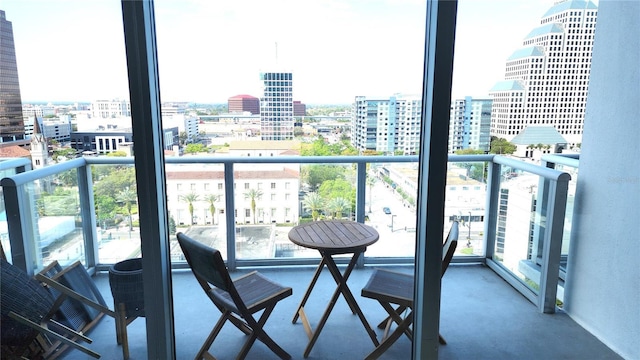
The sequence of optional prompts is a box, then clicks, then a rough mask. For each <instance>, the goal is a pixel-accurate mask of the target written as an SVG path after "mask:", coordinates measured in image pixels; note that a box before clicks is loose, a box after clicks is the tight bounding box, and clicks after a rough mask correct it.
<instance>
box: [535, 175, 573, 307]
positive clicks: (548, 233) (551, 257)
mask: <svg viewBox="0 0 640 360" xmlns="http://www.w3.org/2000/svg"><path fill="white" fill-rule="evenodd" d="M569 180H571V176H570V175H569V174H567V173H563V174H562V175H560V176H559V177H558V180H557V181H548V182H547V184H548V189H546V191H544V192H546V193H547V196H546V199H545V201H546V205H547V206H546V210H547V211H546V226H545V227H546V229H545V232H544V236H543V239H542V240H543V242H544V244H543V252H542V254H541V255H542V269H541V271H540V293H539V295H538V309H539V310H540V311H541V312H544V313H547V314H549V313H554V312H555V311H556V296H557V291H558V277H559V271H560V253H561V251H562V234H563V232H564V217H565V210H566V206H567V192H568V188H569Z"/></svg>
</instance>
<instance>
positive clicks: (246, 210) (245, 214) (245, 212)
mask: <svg viewBox="0 0 640 360" xmlns="http://www.w3.org/2000/svg"><path fill="white" fill-rule="evenodd" d="M244 216H245V217H249V216H251V209H244Z"/></svg>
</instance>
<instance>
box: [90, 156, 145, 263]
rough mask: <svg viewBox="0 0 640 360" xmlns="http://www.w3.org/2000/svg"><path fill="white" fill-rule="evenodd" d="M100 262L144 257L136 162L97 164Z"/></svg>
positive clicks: (95, 189) (95, 195)
mask: <svg viewBox="0 0 640 360" xmlns="http://www.w3.org/2000/svg"><path fill="white" fill-rule="evenodd" d="M91 171H92V177H93V201H94V205H95V214H96V225H97V237H98V262H99V263H101V264H114V263H116V262H118V261H121V260H125V259H129V258H135V257H140V256H141V251H140V219H139V217H138V204H137V202H138V198H137V193H136V190H137V186H136V178H135V175H136V174H135V169H134V167H133V165H93V166H92V167H91Z"/></svg>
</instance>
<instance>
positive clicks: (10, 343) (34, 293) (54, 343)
mask: <svg viewBox="0 0 640 360" xmlns="http://www.w3.org/2000/svg"><path fill="white" fill-rule="evenodd" d="M0 263H1V265H0V268H1V274H0V281H1V285H0V288H1V289H2V291H1V292H0V293H1V306H0V310H1V313H2V319H1V325H2V330H1V335H2V358H3V359H4V358H5V357H10V356H9V355H11V356H15V357H17V358H45V359H54V358H56V357H57V356H59V355H60V354H62V352H63V351H64V350H65V349H66V348H67V347H73V348H75V349H78V350H80V351H82V352H84V353H86V354H88V355H90V356H92V357H94V358H99V357H100V354H98V353H96V352H95V351H92V350H90V349H88V348H87V347H85V346H83V345H81V344H79V343H78V342H77V341H78V340H82V341H85V342H87V343H91V339H89V338H88V337H86V336H85V335H83V334H82V332H78V331H75V330H74V329H72V328H70V327H68V326H65V325H64V324H62V323H60V322H57V321H55V320H54V319H53V317H54V315H55V314H57V313H58V312H59V310H60V306H61V305H62V304H63V301H62V300H60V299H59V298H58V299H56V298H55V297H54V296H53V295H52V294H51V293H50V292H49V291H47V289H45V288H44V287H43V286H42V285H41V284H40V283H39V282H38V281H36V280H34V279H33V278H32V277H30V276H29V275H28V274H27V273H26V272H25V271H23V270H22V269H20V268H18V267H17V266H14V265H12V264H10V263H8V262H7V261H5V260H4V259H1V260H0ZM41 335H44V337H42V336H41ZM39 337H40V339H38V338H39Z"/></svg>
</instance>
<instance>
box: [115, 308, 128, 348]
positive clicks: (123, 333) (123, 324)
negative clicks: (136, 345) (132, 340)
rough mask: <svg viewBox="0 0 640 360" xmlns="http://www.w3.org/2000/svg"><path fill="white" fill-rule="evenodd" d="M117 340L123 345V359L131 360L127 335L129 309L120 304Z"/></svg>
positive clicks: (117, 320)
mask: <svg viewBox="0 0 640 360" xmlns="http://www.w3.org/2000/svg"><path fill="white" fill-rule="evenodd" d="M116 315H117V316H116V339H117V340H118V344H121V345H122V358H123V359H124V360H128V359H129V339H128V335H127V309H126V308H125V305H124V303H120V304H118V310H117V311H116Z"/></svg>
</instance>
